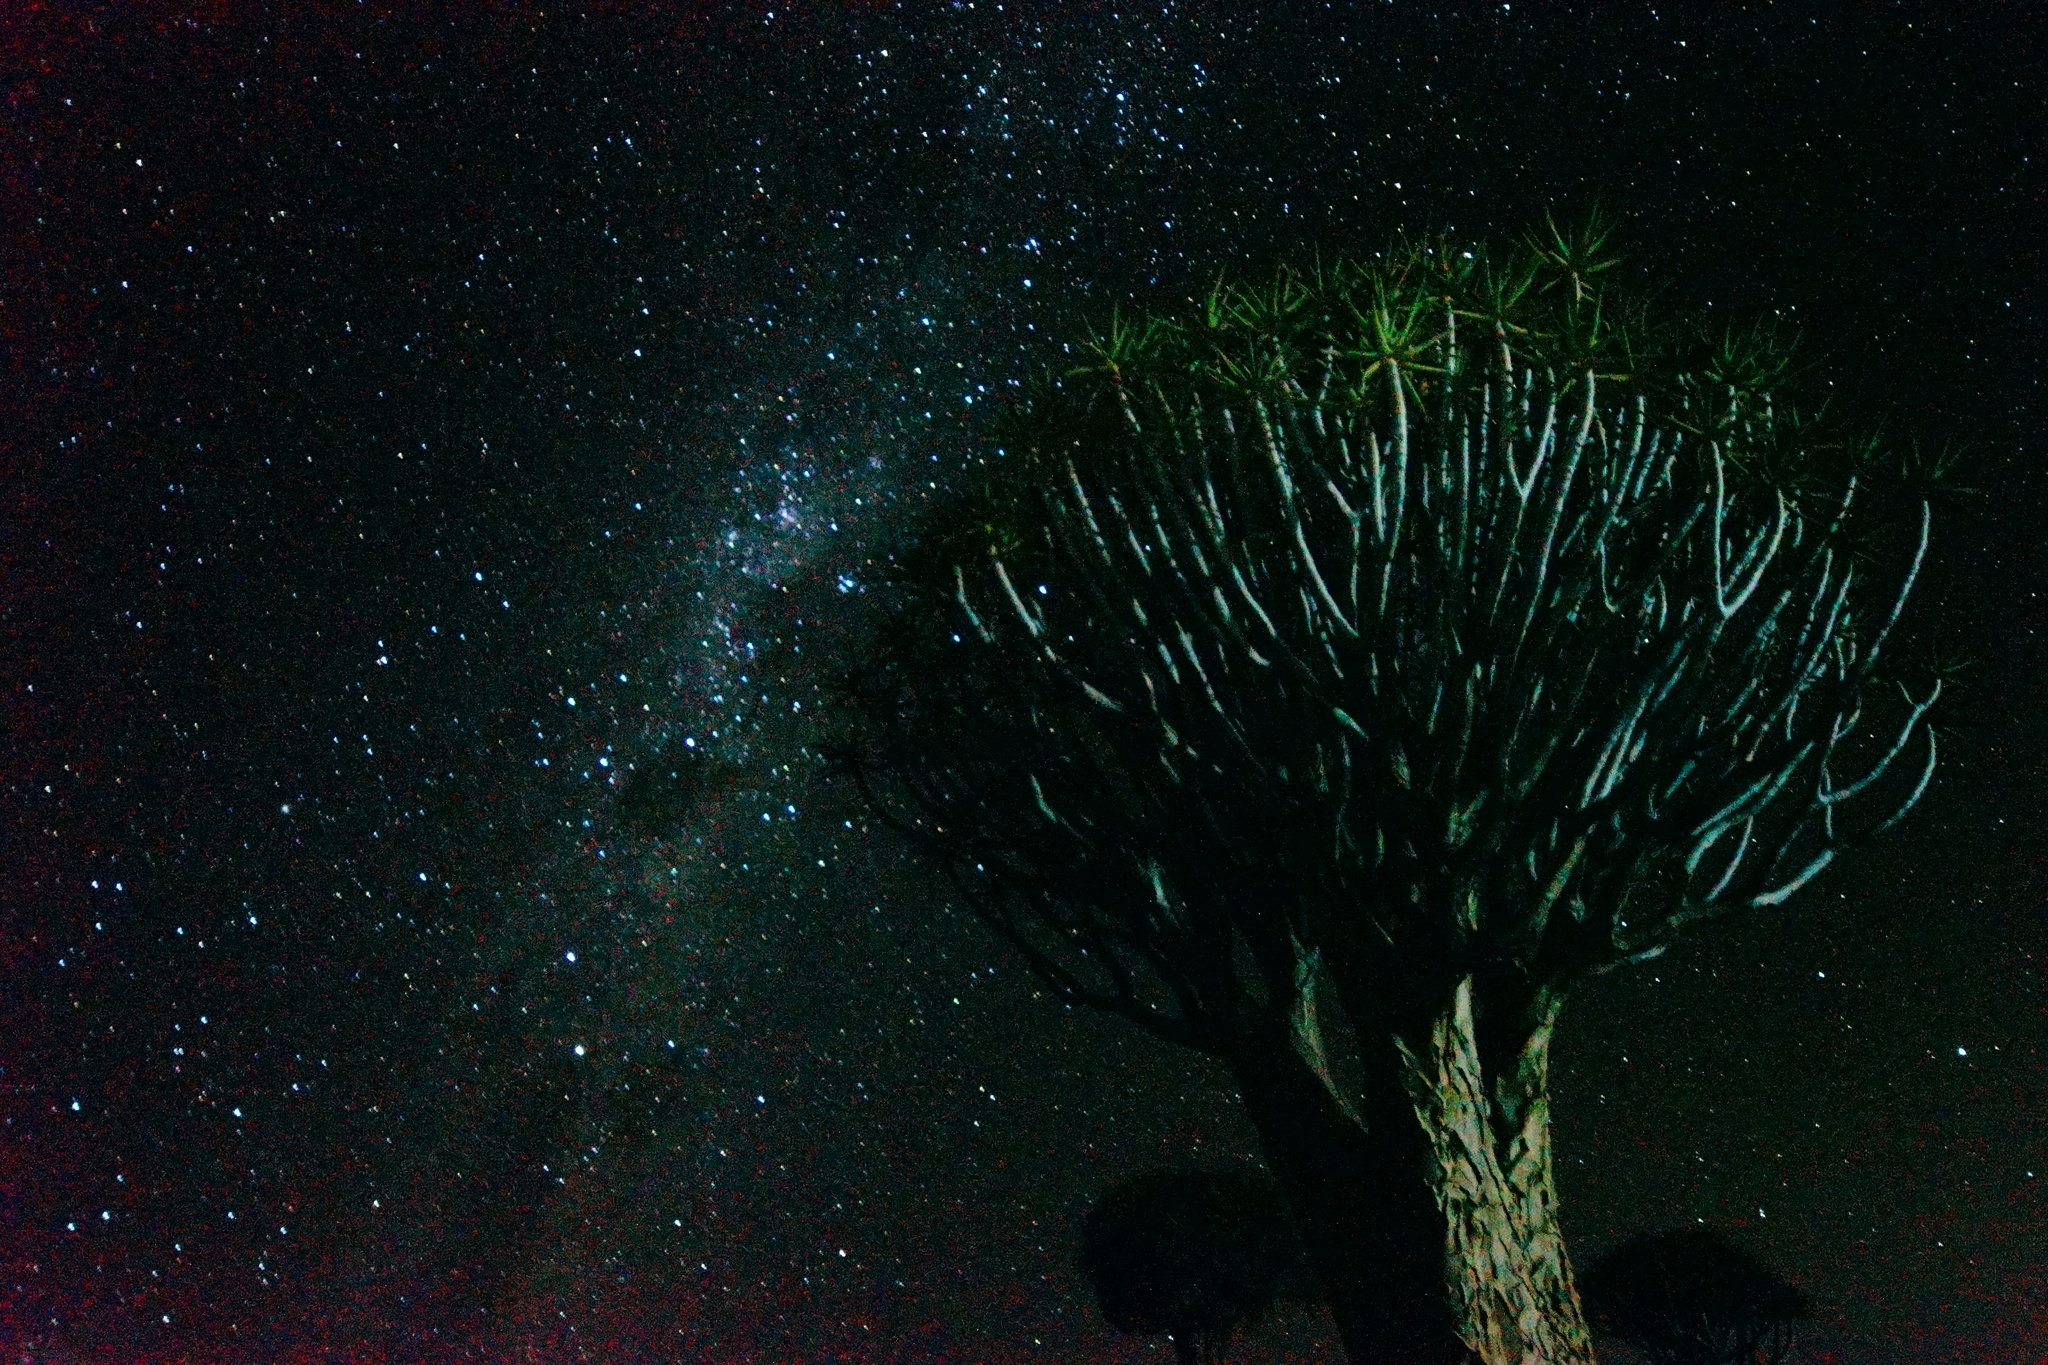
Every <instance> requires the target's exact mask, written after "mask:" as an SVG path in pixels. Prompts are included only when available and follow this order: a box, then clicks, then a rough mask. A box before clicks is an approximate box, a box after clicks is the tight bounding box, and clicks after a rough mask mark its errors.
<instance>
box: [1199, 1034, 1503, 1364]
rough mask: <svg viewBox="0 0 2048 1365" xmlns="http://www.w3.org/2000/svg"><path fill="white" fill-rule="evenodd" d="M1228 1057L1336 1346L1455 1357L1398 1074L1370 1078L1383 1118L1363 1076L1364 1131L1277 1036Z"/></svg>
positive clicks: (1457, 1350) (1371, 1355) (1436, 1223)
mask: <svg viewBox="0 0 2048 1365" xmlns="http://www.w3.org/2000/svg"><path fill="white" fill-rule="evenodd" d="M1230 1067H1231V1071H1232V1074H1233V1076H1234V1077H1235V1079H1236V1081H1237V1084H1238V1089H1239V1091H1240V1093H1242V1094H1243V1096H1244V1100H1245V1107H1246V1109H1247V1111H1248V1113H1249V1115H1250V1118H1251V1120H1252V1123H1253V1126H1254V1127H1256V1128H1257V1130H1258V1133H1259V1145H1260V1147H1261V1149H1262V1150H1263V1152H1264V1154H1265V1158H1266V1165H1267V1166H1268V1167H1269V1168H1270V1169H1271V1171H1272V1172H1273V1177H1274V1179H1275V1180H1277V1181H1278V1182H1279V1184H1280V1187H1281V1189H1282V1190H1284V1191H1285V1192H1286V1195H1287V1200H1288V1204H1289V1205H1290V1206H1291V1208H1292V1209H1293V1211H1294V1214H1295V1223H1296V1225H1297V1227H1299V1229H1300V1230H1301V1235H1302V1242H1303V1249H1304V1251H1305V1252H1306V1254H1307V1257H1308V1260H1309V1264H1310V1268H1311V1269H1313V1270H1314V1272H1315V1275H1316V1279H1317V1281H1318V1283H1319V1284H1320V1285H1321V1287H1322V1289H1323V1293H1324V1299H1325V1302H1327V1303H1328V1304H1329V1306H1330V1312H1331V1316H1332V1318H1333V1319H1334V1320H1335V1322H1336V1326H1337V1332H1338V1335H1339V1336H1340V1337H1342V1338H1343V1341H1344V1353H1345V1355H1346V1356H1347V1357H1348V1358H1349V1359H1350V1360H1351V1361H1353V1362H1354V1365H1463V1362H1465V1361H1467V1360H1468V1359H1469V1358H1470V1357H1469V1353H1468V1352H1467V1351H1466V1350H1465V1348H1464V1346H1463V1344H1462V1343H1461V1342H1460V1340H1459V1337H1458V1333H1457V1330H1456V1324H1455V1322H1454V1320H1453V1317H1452V1314H1451V1311H1450V1308H1449V1303H1448V1300H1447V1297H1446V1295H1445V1281H1444V1259H1443V1246H1444V1221H1443V1216H1442V1214H1441V1213H1440V1212H1439V1211H1438V1209H1437V1206H1436V1202H1435V1200H1434V1199H1433V1198H1432V1196H1431V1193H1430V1186H1429V1183H1428V1171H1429V1162H1430V1152H1429V1148H1428V1146H1427V1145H1426V1144H1425V1142H1424V1141H1423V1133H1422V1129H1421V1128H1420V1127H1419V1126H1418V1125H1417V1124H1416V1122H1415V1115H1414V1111H1413V1109H1412V1108H1410V1106H1409V1104H1408V1101H1407V1098H1406V1096H1405V1095H1403V1094H1401V1093H1400V1090H1399V1080H1398V1078H1397V1077H1396V1076H1393V1075H1389V1076H1388V1077H1387V1082H1388V1084H1386V1085H1383V1086H1381V1087H1377V1089H1378V1090H1380V1092H1381V1095H1380V1098H1382V1099H1383V1100H1389V1101H1391V1103H1390V1104H1384V1105H1381V1106H1377V1108H1381V1109H1385V1110H1388V1111H1391V1112H1392V1114H1393V1118H1392V1119H1391V1120H1387V1121H1381V1120H1379V1118H1378V1116H1377V1115H1376V1114H1375V1113H1374V1109H1375V1108H1376V1106H1374V1105H1372V1103H1371V1101H1372V1100H1373V1098H1374V1095H1373V1094H1372V1093H1371V1091H1372V1089H1373V1088H1372V1087H1369V1088H1368V1095H1367V1097H1366V1098H1367V1113H1366V1116H1365V1117H1366V1123H1367V1124H1368V1125H1370V1126H1371V1132H1370V1133H1369V1132H1368V1130H1367V1128H1365V1127H1361V1126H1360V1124H1359V1122H1358V1120H1356V1119H1354V1118H1353V1117H1351V1115H1349V1114H1347V1113H1346V1112H1345V1111H1344V1109H1343V1108H1342V1107H1341V1106H1340V1105H1339V1104H1338V1102H1337V1100H1336V1099H1335V1097H1334V1096H1333V1095H1332V1094H1331V1092H1330V1090H1329V1088H1328V1087H1327V1086H1326V1085H1325V1084H1324V1081H1323V1079H1322V1078H1321V1077H1320V1076H1318V1075H1317V1073H1316V1071H1315V1070H1314V1069H1313V1068H1312V1067H1311V1066H1310V1065H1309V1063H1308V1062H1307V1061H1306V1060H1304V1058H1303V1057H1302V1056H1301V1055H1300V1054H1299V1053H1298V1052H1297V1051H1296V1050H1295V1049H1294V1048H1293V1047H1292V1046H1291V1045H1290V1044H1289V1043H1288V1042H1287V1041H1283V1040H1280V1039H1272V1040H1267V1041H1266V1042H1265V1044H1264V1045H1259V1046H1251V1047H1247V1048H1245V1049H1244V1050H1242V1051H1241V1052H1239V1054H1238V1055H1236V1056H1235V1057H1233V1058H1231V1059H1230ZM1404 1148H1405V1150H1404Z"/></svg>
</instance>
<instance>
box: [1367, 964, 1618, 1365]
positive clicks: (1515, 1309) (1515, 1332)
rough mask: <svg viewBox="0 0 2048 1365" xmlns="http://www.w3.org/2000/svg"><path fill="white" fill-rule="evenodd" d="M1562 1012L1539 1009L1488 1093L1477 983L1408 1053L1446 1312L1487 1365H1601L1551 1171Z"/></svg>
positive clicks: (1551, 1003)
mask: <svg viewBox="0 0 2048 1365" xmlns="http://www.w3.org/2000/svg"><path fill="white" fill-rule="evenodd" d="M1562 1002H1563V997H1562V996H1560V995H1551V996H1548V997H1546V998H1544V999H1542V1000H1541V1001H1539V1002H1538V1005H1537V1007H1536V1010H1535V1018H1534V1020H1533V1027H1531V1028H1530V1029H1529V1032H1528V1035H1527V1038H1526V1040H1525V1041H1523V1042H1522V1044H1521V1046H1520V1047H1519V1049H1517V1050H1516V1051H1515V1053H1514V1054H1513V1056H1512V1057H1511V1058H1510V1059H1509V1062H1508V1065H1506V1066H1503V1067H1501V1068H1500V1074H1499V1075H1498V1076H1497V1077H1496V1078H1495V1079H1494V1081H1493V1084H1492V1086H1491V1087H1490V1089H1489V1086H1488V1085H1487V1082H1486V1076H1485V1070H1484V1068H1482V1066H1481V1064H1480V1052H1479V1042H1478V1035H1477V1031H1476V1029H1475V1028H1474V1023H1473V1011H1472V982H1471V979H1470V978H1469V977H1468V978H1466V979H1465V980H1463V981H1461V982H1460V983H1459V984H1458V987H1457V990H1456V992H1455V993H1454V997H1453V999H1452V1002H1451V1004H1450V1005H1449V1007H1448V1008H1446V1009H1444V1010H1442V1011H1441V1012H1440V1013H1439V1014H1438V1016H1437V1018H1436V1019H1435V1021H1434V1023H1433V1025H1432V1027H1431V1030H1430V1037H1429V1040H1428V1042H1427V1044H1426V1046H1425V1047H1424V1049H1423V1050H1422V1051H1421V1052H1419V1053H1418V1052H1417V1051H1415V1050H1414V1049H1411V1048H1409V1047H1407V1046H1405V1045H1403V1046H1401V1055H1402V1058H1403V1061H1404V1063H1405V1068H1404V1070H1405V1080H1406V1083H1407V1086H1408V1092H1409V1097H1410V1099H1411V1100H1412V1101H1413V1103H1414V1106H1415V1115H1416V1117H1417V1119H1419V1120H1420V1123H1421V1128H1422V1131H1423V1133H1424V1134H1425V1135H1426V1137H1427V1140H1428V1143H1429V1147H1430V1165H1431V1172H1430V1184H1431V1186H1432V1188H1433V1189H1434V1191H1435V1195H1436V1203H1437V1207H1438V1209H1439V1210H1440V1212H1441V1219H1440V1223H1439V1227H1440V1228H1441V1230H1442V1235H1443V1243H1442V1245H1443V1262H1442V1264H1443V1269H1444V1275H1445V1279H1446V1281H1447V1289H1448V1293H1449V1304H1450V1310H1451V1313H1452V1315H1453V1317H1454V1318H1455V1320H1456V1323H1457V1333H1458V1335H1459V1336H1460V1337H1461V1338H1462V1339H1463V1340H1464V1342H1465V1344H1466V1345H1467V1346H1469V1347H1470V1348H1471V1349H1472V1351H1473V1352H1474V1354H1476V1355H1477V1357H1478V1358H1479V1360H1480V1361H1482V1362H1484V1365H1593V1346H1592V1342H1591V1339H1590V1338H1589V1336H1588V1334H1587V1330H1586V1318H1585V1312H1584V1309H1583V1308H1582V1307H1581V1305H1580V1303H1579V1294H1578V1289H1577V1288H1576V1287H1575V1286H1574V1284H1573V1283H1572V1273H1571V1261H1570V1259H1569V1258H1568V1257H1567V1256H1566V1254H1565V1246H1564V1235H1563V1230H1562V1228H1561V1227H1560V1226H1559V1223H1558V1217H1557V1187H1556V1183H1555V1180H1554V1177H1553V1171H1552V1163H1551V1148H1550V1041H1551V1036H1552V1034H1553V1032H1554V1031H1555V1028H1556V1024H1557V1012H1558V1008H1559V1006H1560V1005H1561V1004H1562Z"/></svg>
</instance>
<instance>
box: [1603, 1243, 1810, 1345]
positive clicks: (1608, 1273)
mask: <svg viewBox="0 0 2048 1365" xmlns="http://www.w3.org/2000/svg"><path fill="white" fill-rule="evenodd" d="M1585 1289H1586V1306H1587V1310H1588V1312H1589V1313H1590V1314H1591V1316H1592V1318H1593V1321H1594V1323H1595V1324H1596V1325H1597V1326H1599V1327H1600V1328H1602V1329H1603V1330H1604V1331H1606V1332H1607V1333H1608V1334H1609V1335H1610V1336H1614V1337H1617V1338H1619V1339H1620V1340H1622V1341H1625V1342H1627V1343H1628V1344H1629V1345H1631V1346H1633V1347H1635V1349H1636V1350H1637V1351H1639V1352H1641V1353H1642V1354H1643V1356H1644V1357H1645V1358H1646V1359H1647V1360H1649V1362H1650V1365H1783V1362H1784V1359H1785V1357H1786V1355H1787V1354H1788V1353H1790V1351H1791V1349H1792V1338H1793V1333H1794V1331H1795V1329H1796V1328H1797V1326H1798V1324H1799V1321H1800V1319H1802V1318H1805V1317H1807V1316H1809V1315H1810V1310H1809V1309H1808V1307H1807V1303H1806V1297H1805V1296H1804V1295H1803V1294H1801V1293H1800V1292H1799V1291H1798V1290H1797V1289H1794V1288H1793V1287H1792V1286H1791V1285H1789V1284H1787V1283H1786V1282H1785V1281H1784V1280H1783V1279H1781V1278H1780V1277H1779V1276H1778V1275H1777V1274H1776V1273H1774V1272H1773V1271H1771V1270H1770V1269H1769V1268H1768V1267H1767V1266H1765V1265H1763V1264H1762V1263H1761V1262H1759V1261H1758V1260H1757V1259H1756V1258H1755V1257H1753V1256H1751V1255H1750V1254H1749V1253H1748V1252H1746V1251H1744V1250H1743V1249H1742V1248H1741V1247H1738V1246H1736V1245H1734V1244H1733V1243H1731V1242H1730V1241H1729V1240H1728V1239H1727V1238H1726V1237H1725V1236H1723V1235H1722V1234H1721V1233H1720V1232H1719V1231H1718V1230H1717V1229H1714V1228H1705V1227H1697V1228H1673V1229H1671V1230H1669V1231H1665V1232H1649V1233H1643V1234H1641V1235H1639V1236H1635V1237H1631V1238H1629V1239H1628V1240H1627V1241H1625V1242H1622V1243H1620V1244H1618V1245H1616V1246H1615V1247H1613V1248H1612V1249H1611V1250H1609V1251H1608V1252H1607V1253H1606V1254H1605V1255H1603V1256H1601V1257H1600V1259H1599V1260H1597V1261H1595V1262H1594V1263H1593V1264H1592V1266H1591V1267H1590V1268H1588V1270H1587V1271H1586V1274H1585Z"/></svg>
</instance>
